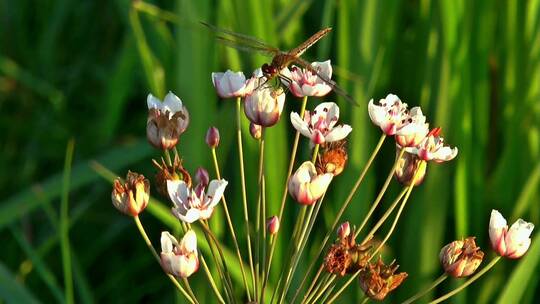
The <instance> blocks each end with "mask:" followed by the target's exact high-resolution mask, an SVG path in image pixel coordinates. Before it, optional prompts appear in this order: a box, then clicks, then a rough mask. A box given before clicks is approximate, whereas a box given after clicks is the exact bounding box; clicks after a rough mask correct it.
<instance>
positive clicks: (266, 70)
mask: <svg viewBox="0 0 540 304" xmlns="http://www.w3.org/2000/svg"><path fill="white" fill-rule="evenodd" d="M269 70H270V66H269V65H268V63H265V64H263V65H262V67H261V71H262V72H263V73H264V74H270V71H269Z"/></svg>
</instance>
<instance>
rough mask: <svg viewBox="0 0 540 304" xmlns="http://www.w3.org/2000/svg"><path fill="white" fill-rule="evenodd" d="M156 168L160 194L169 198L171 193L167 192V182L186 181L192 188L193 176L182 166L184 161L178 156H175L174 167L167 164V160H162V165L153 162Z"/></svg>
mask: <svg viewBox="0 0 540 304" xmlns="http://www.w3.org/2000/svg"><path fill="white" fill-rule="evenodd" d="M152 163H153V165H154V167H156V169H157V170H158V172H157V173H156V189H157V191H158V193H159V194H161V195H163V196H165V197H169V191H168V190H167V181H177V180H181V181H184V182H185V183H186V184H188V185H189V186H190V187H191V176H190V175H189V172H187V170H186V169H184V167H183V166H182V160H181V159H180V157H179V156H178V155H175V156H174V161H173V164H172V166H169V165H167V164H166V163H165V160H164V159H163V158H161V164H160V163H158V162H157V161H155V160H152Z"/></svg>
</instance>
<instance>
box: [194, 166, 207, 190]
mask: <svg viewBox="0 0 540 304" xmlns="http://www.w3.org/2000/svg"><path fill="white" fill-rule="evenodd" d="M195 180H196V181H197V183H199V184H201V185H204V186H205V187H206V186H207V185H208V183H209V182H210V176H208V171H206V169H204V168H199V169H197V173H196V174H195Z"/></svg>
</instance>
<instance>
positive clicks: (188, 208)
mask: <svg viewBox="0 0 540 304" xmlns="http://www.w3.org/2000/svg"><path fill="white" fill-rule="evenodd" d="M225 187H227V181H226V180H224V179H221V180H212V181H211V182H210V184H209V185H208V191H207V192H206V193H205V191H204V188H205V187H204V185H203V184H199V185H197V186H196V187H195V189H191V188H189V187H188V186H187V184H186V183H185V182H184V181H181V180H167V191H168V192H169V197H170V198H171V201H172V202H173V203H174V207H173V208H172V211H173V214H174V215H175V216H176V217H177V218H179V219H180V220H182V221H184V222H186V223H193V222H195V221H197V220H199V219H203V220H204V219H208V218H210V216H211V215H212V212H213V211H214V207H215V206H216V205H217V204H218V203H219V200H220V199H221V197H222V196H223V192H224V191H225Z"/></svg>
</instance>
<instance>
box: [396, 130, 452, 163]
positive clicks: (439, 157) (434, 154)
mask: <svg viewBox="0 0 540 304" xmlns="http://www.w3.org/2000/svg"><path fill="white" fill-rule="evenodd" d="M440 133H441V128H435V129H433V130H431V131H429V133H428V135H427V136H426V137H425V138H424V139H423V140H422V142H420V144H418V145H417V146H416V147H408V148H405V151H407V152H409V153H412V154H416V155H418V157H419V158H420V159H422V160H425V161H430V160H434V161H435V162H438V163H441V162H445V161H449V160H452V159H454V157H456V155H457V154H458V148H456V147H454V148H450V147H448V146H445V145H444V139H443V138H442V137H440V136H439V135H440Z"/></svg>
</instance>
